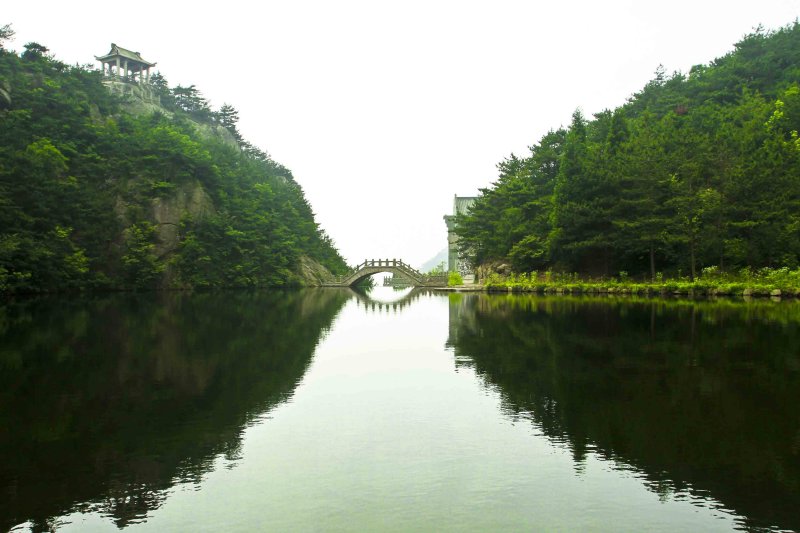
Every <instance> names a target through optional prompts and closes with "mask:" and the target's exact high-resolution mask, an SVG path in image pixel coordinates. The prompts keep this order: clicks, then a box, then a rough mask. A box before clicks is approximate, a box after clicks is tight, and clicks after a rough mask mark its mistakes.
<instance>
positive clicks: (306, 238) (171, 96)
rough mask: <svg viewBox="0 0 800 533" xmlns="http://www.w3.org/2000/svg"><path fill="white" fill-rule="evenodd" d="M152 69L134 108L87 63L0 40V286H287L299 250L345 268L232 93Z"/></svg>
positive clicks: (333, 267) (33, 45) (15, 288)
mask: <svg viewBox="0 0 800 533" xmlns="http://www.w3.org/2000/svg"><path fill="white" fill-rule="evenodd" d="M0 29H2V32H3V33H2V35H8V34H9V32H10V31H11V30H10V27H7V26H3V27H2V28H0ZM2 35H0V37H2ZM155 81H156V91H157V92H158V93H159V94H161V95H162V102H163V110H162V111H161V112H156V113H141V112H139V113H134V112H133V109H134V108H135V106H129V105H128V103H127V101H126V100H125V99H124V98H122V97H120V96H117V95H114V94H112V93H111V92H109V91H108V90H107V89H106V88H105V87H104V86H103V84H102V74H101V73H100V72H98V71H94V70H89V69H87V68H85V67H79V66H68V65H65V64H64V63H61V62H59V61H57V60H56V59H54V58H52V57H51V56H50V55H49V51H48V49H47V48H46V47H44V46H42V45H40V44H37V43H29V44H28V45H26V46H25V51H24V52H23V53H22V54H21V55H17V54H15V53H14V52H12V51H9V50H4V49H2V48H0V291H38V290H53V289H65V288H83V287H115V288H121V287H128V288H134V287H140V288H156V287H223V286H274V285H285V284H292V283H299V282H300V281H301V279H300V277H299V275H298V273H299V272H300V265H301V263H302V261H303V258H310V259H312V260H315V261H316V262H318V263H320V264H322V265H323V266H325V267H327V268H328V269H329V270H331V271H333V272H342V271H343V270H344V269H346V265H345V262H344V260H343V259H342V257H341V256H340V255H339V253H338V251H337V250H336V248H335V246H334V243H333V241H332V239H331V238H330V237H329V236H328V235H327V234H326V233H325V232H324V231H323V230H322V229H321V228H320V227H319V225H318V224H317V223H316V221H315V219H314V213H313V211H312V209H311V206H310V205H309V203H308V201H307V200H306V198H305V195H304V193H303V190H302V188H301V187H300V185H299V184H298V183H296V181H295V180H294V179H293V177H292V175H291V172H290V171H289V170H288V169H286V168H285V167H284V166H283V165H281V164H279V163H277V162H275V161H273V160H272V158H270V157H269V155H268V154H267V153H266V152H264V151H263V150H260V149H258V148H255V147H253V146H252V145H250V144H249V143H247V142H245V141H244V140H242V139H241V136H240V135H239V134H238V131H237V130H236V122H237V120H238V112H237V111H236V110H235V109H234V108H233V107H232V106H229V105H226V106H223V108H222V109H220V111H218V112H215V111H213V110H212V109H211V107H210V105H209V103H208V101H207V100H205V99H204V98H203V97H202V95H201V93H200V91H199V90H197V88H196V87H194V86H193V85H191V86H189V87H175V88H174V89H170V88H169V86H168V84H167V83H166V80H165V79H164V78H163V76H158V77H156V78H155ZM201 126H202V127H201ZM220 128H224V129H227V130H228V131H229V132H230V133H231V134H232V135H233V138H231V136H230V135H227V136H226V135H220V134H214V132H215V131H217V130H218V129H220ZM209 131H210V132H212V133H209ZM220 131H221V130H220ZM175 212H177V213H178V215H177V216H173V215H174V213H175ZM160 213H161V214H160ZM163 213H168V214H170V213H171V215H170V216H171V217H172V218H169V217H166V218H165V216H162V215H163Z"/></svg>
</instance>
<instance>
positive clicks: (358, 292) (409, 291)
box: [347, 286, 433, 313]
mask: <svg viewBox="0 0 800 533" xmlns="http://www.w3.org/2000/svg"><path fill="white" fill-rule="evenodd" d="M347 290H348V291H349V292H350V293H352V294H353V295H354V296H355V298H356V299H357V303H358V306H359V307H363V308H364V309H365V310H368V311H371V312H377V313H382V312H393V313H397V312H400V311H402V310H404V309H406V308H407V307H409V306H411V305H413V304H414V302H416V301H417V300H419V299H420V298H421V297H423V296H424V297H431V296H432V295H433V292H432V291H430V290H429V289H420V288H416V287H414V288H401V289H397V288H394V287H384V286H375V287H372V288H371V289H368V290H362V289H359V288H355V289H347Z"/></svg>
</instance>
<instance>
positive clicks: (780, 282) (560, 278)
mask: <svg viewBox="0 0 800 533" xmlns="http://www.w3.org/2000/svg"><path fill="white" fill-rule="evenodd" d="M483 285H484V287H485V288H486V289H487V290H489V291H493V290H501V291H520V292H537V293H577V294H581V293H588V294H592V293H595V294H600V293H609V294H614V293H617V294H651V295H652V294H661V295H671V294H681V295H697V296H736V295H739V296H800V269H795V270H790V269H789V268H786V267H784V268H778V269H772V268H762V269H759V270H752V269H750V268H744V269H742V270H740V271H739V272H735V273H734V272H721V271H720V270H719V269H718V268H717V267H707V268H705V269H703V271H702V273H701V274H700V275H698V276H696V277H695V279H694V280H692V279H690V278H689V277H688V276H683V277H678V278H671V279H665V278H664V277H663V275H662V274H661V273H660V272H659V273H657V274H656V276H655V279H652V280H638V281H637V280H633V279H631V278H630V276H629V275H628V273H627V272H620V275H619V276H615V277H611V278H607V279H597V278H594V279H593V278H582V277H581V276H579V275H578V274H574V273H572V274H564V273H558V272H553V271H546V272H543V273H539V272H535V271H534V272H530V273H523V274H514V273H512V274H510V275H508V276H501V275H499V274H496V273H492V274H490V275H489V276H487V278H486V279H485V280H484V281H483Z"/></svg>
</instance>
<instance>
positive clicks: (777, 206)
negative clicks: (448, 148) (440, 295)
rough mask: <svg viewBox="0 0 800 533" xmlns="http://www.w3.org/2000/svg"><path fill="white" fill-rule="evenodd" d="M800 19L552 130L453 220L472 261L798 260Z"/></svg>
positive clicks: (641, 263) (610, 270) (537, 265)
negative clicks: (611, 107)
mask: <svg viewBox="0 0 800 533" xmlns="http://www.w3.org/2000/svg"><path fill="white" fill-rule="evenodd" d="M798 65H800V24H798V23H797V22H795V23H793V24H790V25H788V26H786V27H784V28H781V29H779V30H777V31H773V32H767V31H764V30H763V29H758V30H756V31H755V32H754V33H752V34H751V35H747V36H746V37H744V38H743V39H742V41H741V42H739V43H737V44H736V45H735V47H734V50H733V51H731V52H730V53H728V54H727V55H725V56H723V57H721V58H718V59H716V60H714V61H713V62H711V64H709V65H697V66H695V67H692V69H691V71H690V72H689V74H688V75H685V74H682V73H680V72H676V73H673V74H672V75H668V74H666V72H665V71H664V69H663V67H659V69H658V70H657V71H656V75H655V77H654V78H653V79H652V80H651V81H650V82H648V83H647V84H646V85H645V87H644V88H643V89H642V90H641V91H639V92H637V93H635V94H634V95H633V96H632V97H631V98H630V99H629V100H628V101H627V102H626V103H624V104H623V105H621V106H620V107H619V108H617V109H615V110H613V111H611V110H606V111H603V112H600V113H597V114H595V115H594V116H593V118H592V119H587V118H585V117H584V115H583V114H582V113H581V112H580V111H576V112H575V114H574V115H573V117H572V122H571V124H570V125H569V127H568V128H566V129H557V130H552V131H550V132H548V133H547V134H546V135H545V136H544V137H542V139H541V140H540V141H539V142H537V143H535V144H534V145H533V146H531V147H530V152H529V153H528V154H526V155H524V156H522V157H520V156H516V155H513V154H512V155H511V156H510V157H509V158H507V159H506V160H504V161H503V162H501V163H500V164H499V165H498V169H499V179H498V180H497V181H496V182H495V183H494V184H492V186H491V187H489V188H487V189H484V190H482V191H481V195H480V197H479V198H478V200H477V201H476V202H475V204H474V206H473V208H472V210H471V212H470V213H469V214H468V215H465V216H462V217H461V218H460V219H459V220H458V230H457V231H458V233H459V235H460V237H461V239H460V242H461V253H462V254H463V255H464V256H465V257H467V258H468V259H470V260H471V261H472V262H473V264H482V263H487V262H491V261H502V262H508V263H510V264H511V266H512V267H513V268H514V269H515V270H517V271H532V270H541V269H555V270H563V271H570V272H580V273H583V274H585V275H591V276H608V275H613V274H615V273H617V272H619V271H625V272H630V273H632V274H639V275H642V276H651V277H655V276H656V273H657V271H659V272H661V271H669V272H671V273H673V274H675V273H677V274H680V273H682V274H687V275H689V276H692V277H693V276H694V275H695V273H696V272H698V271H699V269H701V268H704V267H710V266H715V267H718V268H720V269H723V270H724V269H734V268H744V267H753V268H759V267H780V266H787V267H792V268H795V267H797V266H798V265H800V233H799V231H800V139H798V133H797V132H798V131H799V130H800V67H798Z"/></svg>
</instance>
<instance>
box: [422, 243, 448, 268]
mask: <svg viewBox="0 0 800 533" xmlns="http://www.w3.org/2000/svg"><path fill="white" fill-rule="evenodd" d="M442 261H444V265H445V270H447V247H444V248H442V249H441V250H439V252H438V253H437V254H436V255H435V256H433V257H431V258H430V259H428V260H427V261H425V262H424V263H422V266H421V267H419V269H420V270H421V271H422V272H428V271H429V270H433V269H434V268H436V267H437V266H438V265H439V263H441V262H442Z"/></svg>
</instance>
